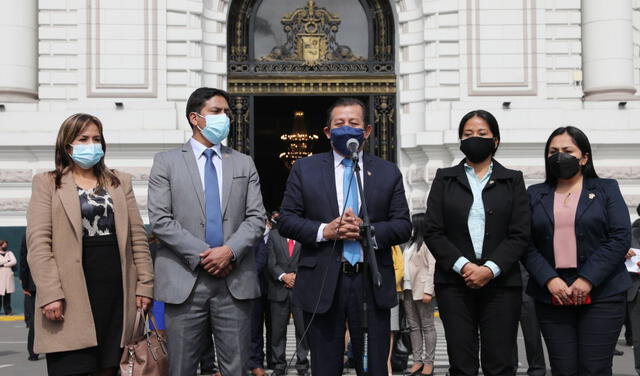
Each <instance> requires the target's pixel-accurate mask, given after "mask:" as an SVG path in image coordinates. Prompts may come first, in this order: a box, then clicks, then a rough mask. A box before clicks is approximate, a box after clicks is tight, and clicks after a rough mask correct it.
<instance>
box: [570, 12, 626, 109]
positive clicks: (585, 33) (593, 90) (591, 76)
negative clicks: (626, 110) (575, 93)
mask: <svg viewBox="0 0 640 376" xmlns="http://www.w3.org/2000/svg"><path fill="white" fill-rule="evenodd" d="M631 11H632V8H631V0H615V1H602V0H582V72H583V81H582V88H583V90H584V96H585V100H625V99H629V98H631V97H632V96H633V94H634V93H635V91H636V89H635V88H634V82H633V35H632V32H633V30H632V25H631V13H632V12H631Z"/></svg>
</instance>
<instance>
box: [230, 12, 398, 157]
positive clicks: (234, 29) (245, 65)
mask: <svg viewBox="0 0 640 376" xmlns="http://www.w3.org/2000/svg"><path fill="white" fill-rule="evenodd" d="M262 1H263V0H235V1H233V2H232V4H231V7H230V9H231V10H230V13H229V23H228V25H229V26H228V36H227V43H228V51H229V55H228V63H227V64H228V74H229V76H228V91H229V93H230V94H231V103H230V106H231V111H232V112H233V119H232V124H231V132H230V134H229V145H230V146H232V147H233V148H235V149H236V150H238V151H241V152H243V153H246V154H249V155H251V154H252V150H253V142H254V139H253V119H254V116H253V115H254V114H253V113H252V111H253V108H254V106H253V102H254V98H255V97H256V96H325V95H326V96H360V97H362V96H366V97H367V98H368V103H367V105H368V109H369V115H370V117H369V118H370V119H372V121H373V128H374V133H373V134H372V137H371V138H370V142H369V150H370V151H371V152H372V153H374V154H376V155H378V156H379V157H381V158H384V159H387V160H390V161H395V160H396V92H397V91H396V76H395V64H394V56H393V51H394V48H393V41H394V37H393V32H394V30H395V29H394V26H393V25H394V24H393V16H392V14H393V13H392V9H391V6H390V4H389V1H388V0H359V1H360V4H361V5H362V7H363V9H364V11H365V13H366V15H367V19H368V20H369V22H368V31H369V35H370V36H371V40H370V43H369V53H368V56H367V57H359V56H355V55H354V54H352V53H351V50H350V48H349V47H348V46H341V45H339V44H338V43H336V41H335V33H337V31H338V26H339V23H340V19H339V15H334V14H332V13H330V10H327V9H324V8H319V7H317V6H315V3H314V1H313V0H307V6H306V7H304V8H298V9H292V10H291V13H289V14H287V15H285V16H284V17H283V19H282V23H283V25H284V27H285V32H287V33H288V35H290V36H291V37H290V38H289V39H288V40H289V41H290V42H291V43H289V44H285V45H283V46H275V47H274V49H273V50H272V53H271V54H269V55H268V56H266V57H262V58H260V59H256V58H255V57H254V56H253V48H252V47H253V46H252V38H251V37H252V36H253V25H252V23H251V22H250V20H252V19H254V18H255V14H256V12H257V10H258V8H259V6H260V4H261V3H262ZM303 20H304V22H305V23H304V25H301V22H303ZM297 28H298V29H301V30H304V34H302V33H299V34H296V32H295V31H292V30H297ZM321 30H325V32H324V33H325V34H323V32H322V31H321ZM332 33H333V37H332V35H331V34H332ZM318 42H319V43H318ZM318 45H319V47H317V46H318Z"/></svg>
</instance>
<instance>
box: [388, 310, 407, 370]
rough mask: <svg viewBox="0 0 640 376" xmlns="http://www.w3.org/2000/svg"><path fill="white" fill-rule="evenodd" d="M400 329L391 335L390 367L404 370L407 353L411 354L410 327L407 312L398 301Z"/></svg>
mask: <svg viewBox="0 0 640 376" xmlns="http://www.w3.org/2000/svg"><path fill="white" fill-rule="evenodd" d="M399 315H400V330H399V331H398V332H397V333H396V334H395V335H394V337H393V348H392V350H391V369H392V370H393V371H397V372H404V371H405V370H406V369H407V363H408V361H409V355H410V354H411V333H410V332H411V329H410V328H409V326H408V325H407V314H406V312H405V310H404V304H402V302H400V313H399Z"/></svg>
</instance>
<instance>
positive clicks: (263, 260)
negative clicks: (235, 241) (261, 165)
mask: <svg viewBox="0 0 640 376" xmlns="http://www.w3.org/2000/svg"><path fill="white" fill-rule="evenodd" d="M265 214H266V215H265V216H266V218H267V220H266V222H265V230H264V235H263V236H262V237H261V238H260V239H258V241H257V242H256V244H255V245H254V246H253V253H254V255H255V258H256V273H258V284H259V285H260V296H259V297H258V298H256V299H254V300H253V302H252V307H251V349H250V350H249V351H250V355H249V361H248V364H247V368H248V369H249V371H250V372H251V374H252V375H253V376H264V375H265V370H264V328H265V321H266V320H267V319H268V318H269V317H270V315H269V314H268V311H269V299H268V296H267V291H268V281H267V278H268V277H267V264H268V261H269V247H268V246H267V243H268V241H269V233H270V232H271V230H272V228H273V227H274V226H275V225H277V223H278V215H279V213H278V211H273V212H272V213H271V215H269V214H268V213H265ZM270 328H271V324H270V323H269V324H268V326H267V337H268V338H270V336H271V333H270V330H271V329H270Z"/></svg>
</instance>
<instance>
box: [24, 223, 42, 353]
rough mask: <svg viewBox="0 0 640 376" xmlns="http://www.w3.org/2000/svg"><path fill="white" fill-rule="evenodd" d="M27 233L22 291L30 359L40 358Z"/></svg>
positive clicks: (25, 237) (34, 286) (34, 290)
mask: <svg viewBox="0 0 640 376" xmlns="http://www.w3.org/2000/svg"><path fill="white" fill-rule="evenodd" d="M27 252H28V249H27V234H26V233H25V234H24V235H23V236H22V245H21V246H20V282H21V283H22V292H23V293H24V316H25V319H26V320H27V327H28V328H29V333H28V334H27V351H28V352H29V358H28V359H29V360H32V361H34V360H38V357H39V356H38V354H36V353H35V352H34V351H33V338H34V332H35V328H34V327H33V319H34V313H35V305H36V284H35V282H33V277H32V276H31V270H30V269H29V263H28V262H27Z"/></svg>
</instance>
